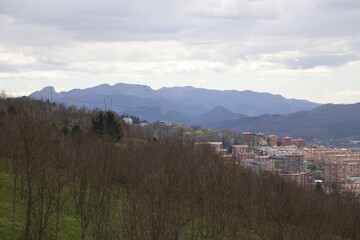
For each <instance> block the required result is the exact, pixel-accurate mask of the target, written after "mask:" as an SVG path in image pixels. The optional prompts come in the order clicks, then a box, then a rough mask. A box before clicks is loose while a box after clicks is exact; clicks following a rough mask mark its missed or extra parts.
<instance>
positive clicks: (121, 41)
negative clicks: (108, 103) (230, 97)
mask: <svg viewBox="0 0 360 240" xmlns="http://www.w3.org/2000/svg"><path fill="white" fill-rule="evenodd" d="M359 23H360V2H359V1H358V0H304V1H286V0H275V1H274V0H272V1H271V0H244V1H239V0H199V1H195V2H194V1H189V0H182V1H178V0H167V1H165V0H151V1H146V0H133V1H125V0H107V1H95V0H87V1H85V0H62V1H55V0H32V1H27V0H26V1H24V0H3V1H1V3H0V33H1V38H0V84H1V85H0V88H1V89H3V88H5V87H7V88H8V90H9V91H12V92H20V91H24V90H23V89H27V91H34V90H37V89H38V88H39V87H40V86H44V85H45V86H46V85H50V84H51V85H55V86H58V88H64V89H69V88H72V87H71V86H73V85H74V83H75V82H76V84H77V85H76V84H75V85H76V86H73V87H86V86H91V85H96V84H100V83H103V82H110V83H115V82H122V81H123V82H141V83H144V84H149V85H151V86H153V87H161V86H170V85H194V84H195V85H196V84H197V85H198V86H202V87H209V88H220V89H230V88H235V89H240V90H241V89H244V88H250V89H253V90H258V91H270V92H274V93H281V94H284V95H286V94H287V93H288V94H287V95H288V96H294V97H299V95H300V93H298V95H296V93H297V91H296V89H301V87H299V85H300V84H304V83H306V81H310V80H311V81H316V82H317V83H314V85H313V86H314V87H316V88H319V87H320V85H324V84H325V83H326V82H327V83H328V85H329V88H328V89H325V90H324V91H323V99H318V101H326V100H325V99H326V94H325V92H334V91H335V90H336V87H335V85H336V83H339V79H342V78H345V77H347V78H346V79H344V81H348V83H347V84H344V87H345V86H351V87H348V89H338V90H339V91H340V90H341V91H343V92H344V91H349V90H353V91H360V86H359V83H358V81H357V77H356V76H357V73H358V72H359V62H360V27H359ZM304 78H307V80H304ZM325 78H327V80H325ZM289 79H290V80H289ZM24 81H25V82H24ZM265 81H266V82H265ZM219 82H221V83H222V84H221V85H219ZM19 83H23V84H20V86H21V87H22V88H23V89H21V87H20V86H19ZM280 83H282V84H284V83H287V84H289V85H286V86H288V88H284V87H282V86H283V85H279V84H280ZM290 83H291V85H290ZM307 84H308V85H307V86H310V85H311V84H310V83H307ZM271 86H273V88H271ZM269 87H270V88H269ZM354 88H355V89H354ZM319 90H320V89H319ZM341 91H340V92H341ZM306 94H309V91H306V92H304V95H303V96H304V98H312V100H314V101H316V99H317V96H315V95H312V96H311V95H306ZM331 96H340V95H336V94H335V95H334V94H332V95H331ZM342 96H343V95H342ZM329 101H342V100H334V99H333V100H331V99H330V100H329ZM351 101H357V100H356V99H355V98H354V100H351ZM359 101H360V99H359Z"/></svg>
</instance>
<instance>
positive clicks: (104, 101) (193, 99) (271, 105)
mask: <svg viewBox="0 0 360 240" xmlns="http://www.w3.org/2000/svg"><path fill="white" fill-rule="evenodd" d="M30 97H32V98H37V99H40V98H42V99H50V100H52V101H57V102H63V103H65V104H67V105H71V104H74V105H76V106H84V105H85V106H87V107H89V108H102V109H103V108H105V106H106V107H107V108H111V109H112V110H114V111H116V112H119V113H120V112H124V111H127V110H128V111H133V110H134V109H137V110H136V111H137V112H139V113H140V114H142V113H144V112H147V114H145V115H147V116H148V115H149V114H150V115H152V116H153V117H151V118H152V119H157V120H165V119H162V117H164V116H161V115H158V117H155V115H156V111H158V110H159V109H155V107H158V108H162V109H163V110H164V109H167V110H168V111H174V112H178V113H179V114H181V115H183V116H187V117H189V118H193V120H191V121H190V122H197V120H196V119H197V118H200V122H201V121H202V120H201V115H203V114H205V113H207V112H209V111H211V110H212V109H214V108H215V107H218V106H222V107H223V108H225V109H228V110H229V111H231V112H233V113H235V114H237V113H240V114H244V115H250V116H256V115H262V114H283V113H292V112H296V111H303V110H310V109H313V108H315V107H317V106H319V105H320V104H318V103H313V102H310V101H307V100H297V99H286V98H284V97H283V96H281V95H274V94H270V93H258V92H253V91H249V90H246V91H236V90H225V91H220V90H209V89H204V88H194V87H171V88H161V89H159V90H153V89H151V88H150V87H149V86H146V85H138V84H125V83H118V84H115V85H113V86H110V85H109V84H102V85H99V86H95V87H91V88H86V89H73V90H70V91H68V92H66V91H64V92H59V93H58V92H56V91H55V89H54V88H53V87H45V88H44V89H42V90H40V91H37V92H34V93H32V94H30ZM147 108H149V109H147ZM151 109H152V110H154V112H152V113H150V112H149V111H150V110H151ZM158 112H159V111H158ZM219 114H220V115H219V116H216V117H215V116H213V117H214V119H216V120H223V119H224V117H223V116H221V114H224V112H219ZM175 115H176V114H175ZM205 118H206V117H202V119H205Z"/></svg>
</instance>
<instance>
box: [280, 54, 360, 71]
mask: <svg viewBox="0 0 360 240" xmlns="http://www.w3.org/2000/svg"><path fill="white" fill-rule="evenodd" d="M359 60H360V57H356V56H353V55H317V56H316V55H314V56H306V57H301V58H296V59H289V60H287V61H285V63H286V65H287V66H288V67H290V68H292V69H310V68H314V67H316V66H328V67H338V66H341V65H344V64H346V63H348V62H351V61H359Z"/></svg>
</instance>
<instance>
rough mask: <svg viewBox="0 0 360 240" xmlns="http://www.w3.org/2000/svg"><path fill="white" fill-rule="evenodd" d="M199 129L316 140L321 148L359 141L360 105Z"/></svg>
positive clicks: (240, 120)
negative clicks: (230, 130) (253, 132)
mask: <svg viewBox="0 0 360 240" xmlns="http://www.w3.org/2000/svg"><path fill="white" fill-rule="evenodd" d="M203 126H204V127H207V128H226V129H232V130H235V131H238V132H243V131H253V130H254V129H259V130H260V131H261V132H264V133H265V134H267V135H270V134H276V135H280V136H292V137H294V138H304V139H306V140H308V141H312V140H315V139H317V140H319V141H320V142H321V143H324V144H334V145H341V144H344V143H346V142H349V141H350V140H360V103H355V104H346V105H345V104H325V105H322V106H320V107H317V108H315V109H313V110H310V111H300V112H296V113H291V114H274V115H263V116H257V117H244V118H238V119H226V120H223V121H219V122H216V123H205V124H203Z"/></svg>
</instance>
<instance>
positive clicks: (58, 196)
mask: <svg viewBox="0 0 360 240" xmlns="http://www.w3.org/2000/svg"><path fill="white" fill-rule="evenodd" d="M136 131H138V130H136V129H135V128H134V129H132V128H131V127H126V126H125V125H124V124H122V123H121V122H119V120H118V119H117V118H116V114H113V113H111V112H99V111H94V112H88V111H86V110H85V109H80V110H76V109H73V108H60V107H59V106H56V105H53V104H51V103H43V102H41V101H31V100H28V99H7V100H1V101H0V133H1V138H0V141H1V142H0V196H1V197H0V236H1V239H27V240H30V239H43V240H45V239H115V240H116V239H134V240H147V239H149V240H169V239H173V240H186V239H193V240H195V239H196V240H197V239H199V240H205V239H209V240H210V239H214V240H215V239H218V240H220V239H222V240H223V239H224V240H226V239H229V240H230V239H231V240H235V239H249V240H251V239H254V240H262V239H264V240H272V239H280V240H282V239H301V240H307V239H308V240H316V239H334V240H335V239H336V240H337V239H360V224H359V222H360V205H359V203H358V202H356V201H355V199H354V198H353V197H352V196H351V195H340V194H338V193H337V192H336V191H335V192H334V193H332V194H326V193H323V192H322V191H321V189H320V188H318V189H317V191H316V192H307V191H305V190H302V189H301V188H299V187H298V186H297V185H295V184H293V183H291V182H284V181H283V180H282V179H281V178H280V177H278V176H273V175H269V174H267V173H260V174H256V173H253V172H251V171H249V170H247V169H243V168H242V167H240V166H238V165H237V164H235V163H234V162H233V161H231V160H225V159H223V158H221V157H220V156H218V155H217V154H216V153H215V152H214V151H213V150H212V149H211V148H210V147H209V146H206V145H205V146H201V147H196V148H194V146H193V144H192V143H190V142H189V143H188V142H186V141H183V139H181V141H180V140H171V139H167V140H163V139H161V138H157V139H147V138H146V137H145V138H142V137H136V136H141V132H136Z"/></svg>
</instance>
